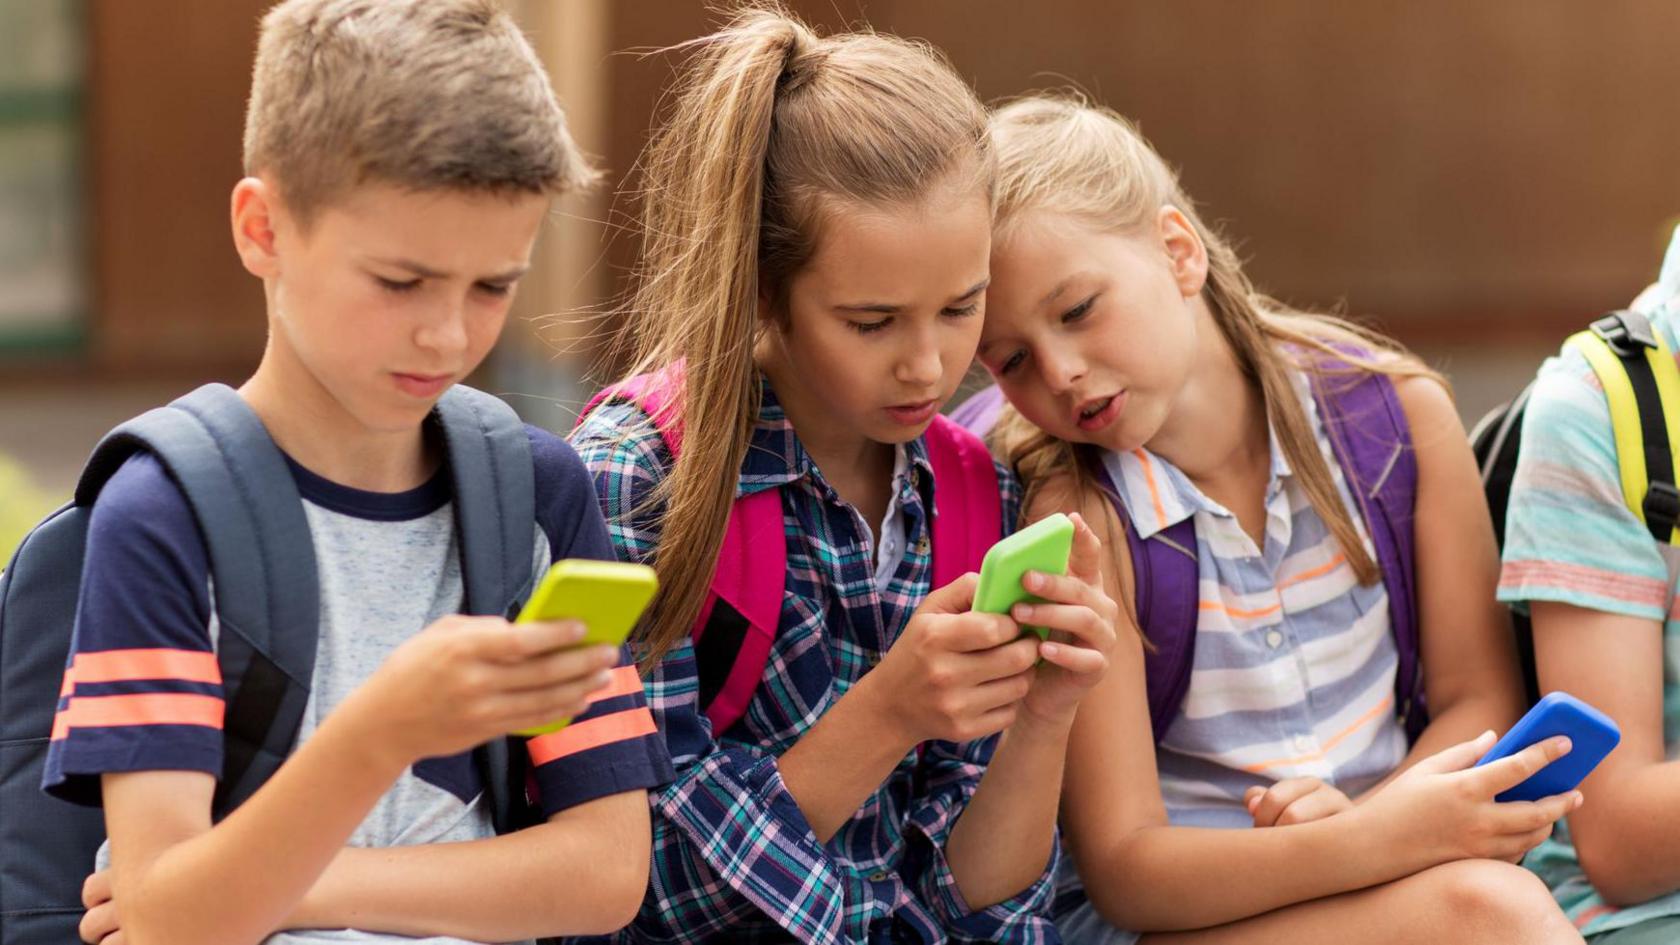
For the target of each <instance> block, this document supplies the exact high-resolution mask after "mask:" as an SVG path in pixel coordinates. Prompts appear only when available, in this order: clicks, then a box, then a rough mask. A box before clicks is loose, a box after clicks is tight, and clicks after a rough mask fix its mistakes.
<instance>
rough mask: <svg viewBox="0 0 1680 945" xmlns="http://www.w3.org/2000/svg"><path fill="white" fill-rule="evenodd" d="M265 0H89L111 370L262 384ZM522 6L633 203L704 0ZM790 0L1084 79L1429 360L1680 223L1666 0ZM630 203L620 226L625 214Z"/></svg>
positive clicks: (623, 209) (1653, 247) (1240, 220)
mask: <svg viewBox="0 0 1680 945" xmlns="http://www.w3.org/2000/svg"><path fill="white" fill-rule="evenodd" d="M264 6H266V3H265V2H264V0H216V2H203V0H148V2H146V3H132V2H128V0H93V2H92V3H91V9H90V31H91V37H90V39H91V43H92V56H91V62H92V64H93V65H92V69H93V74H92V75H91V76H90V93H91V94H90V96H89V98H90V103H91V113H90V121H91V128H90V151H89V153H90V164H89V168H88V170H89V175H90V188H91V191H92V195H91V196H92V201H91V205H92V210H91V217H92V220H91V222H92V233H93V234H94V257H95V258H94V272H95V275H96V280H97V288H96V293H97V294H96V311H97V313H98V314H97V315H96V319H95V322H94V332H93V335H94V339H95V340H94V346H93V350H92V352H91V353H92V356H93V358H94V360H95V361H96V363H97V364H99V365H103V366H107V367H111V368H122V369H134V370H139V369H142V368H146V367H154V368H155V367H159V366H164V367H174V368H180V369H192V370H202V369H204V368H205V366H207V365H226V364H237V363H254V359H255V356H256V353H257V351H258V349H259V348H260V344H261V332H262V317H261V292H260V290H259V287H258V286H257V285H256V283H255V282H254V280H252V279H250V277H248V276H247V275H245V274H244V272H243V270H241V269H240V268H239V266H238V263H237V260H236V259H235V258H234V256H233V252H232V248H231V245H230V241H229V238H228V233H227V208H226V200H227V193H228V189H229V187H231V185H232V183H233V182H234V181H235V180H236V179H237V177H238V174H239V128H240V124H241V120H242V110H243V104H242V103H243V100H244V96H245V93H246V89H247V84H248V70H249V65H250V54H251V50H252V48H253V44H254V37H255V24H256V18H257V16H258V15H259V13H260V11H261V9H262V8H263V7H264ZM522 7H523V8H524V9H525V10H526V13H527V17H528V19H532V20H534V21H535V22H536V24H538V25H537V26H534V27H533V28H536V29H542V30H547V31H550V32H551V33H552V32H553V31H559V30H564V29H565V26H566V23H567V22H568V17H586V18H588V22H589V23H590V27H589V28H590V29H591V30H593V31H596V32H598V33H599V35H600V36H601V37H602V38H603V39H602V47H603V48H598V49H597V51H596V52H594V53H591V52H588V51H585V52H583V53H580V55H583V56H585V57H587V58H591V59H594V60H595V61H594V63H593V71H591V70H590V68H589V66H590V63H588V62H585V63H583V66H584V67H585V68H584V69H582V70H581V72H580V70H579V68H578V66H579V64H578V63H565V64H564V65H563V67H562V66H559V65H556V64H554V63H552V62H551V67H554V68H556V69H557V71H563V72H565V73H567V74H569V75H571V76H573V78H572V79H571V80H569V81H566V82H560V83H558V84H559V87H560V90H561V94H562V96H563V97H567V96H590V97H591V98H592V101H591V102H590V104H589V105H574V106H573V107H574V108H579V109H581V110H582V111H583V112H586V113H587V114H589V115H590V116H592V117H591V119H590V128H591V132H590V133H591V135H592V136H595V135H598V137H595V138H593V140H588V139H586V140H583V142H582V143H583V144H584V146H585V147H586V148H587V149H589V150H591V151H593V152H595V153H597V154H598V155H599V156H600V158H601V161H602V163H603V164H605V165H606V166H607V168H608V169H609V170H610V171H611V172H613V176H612V177H611V178H610V181H611V182H612V183H613V184H617V183H619V181H620V177H621V175H623V173H624V172H625V171H626V169H628V168H630V167H631V166H632V164H633V162H634V159H635V155H636V153H637V151H638V150H639V149H640V147H641V145H642V144H643V142H644V141H645V140H646V133H647V130H648V123H649V116H650V114H651V111H652V107H653V104H654V102H655V100H656V98H657V95H658V93H659V92H660V90H661V89H662V88H664V86H665V85H666V83H667V82H668V81H669V79H670V76H671V70H672V68H673V65H674V63H675V62H676V60H675V59H674V58H673V57H672V56H670V55H657V56H652V57H648V58H643V57H640V56H637V55H635V54H634V52H636V51H643V50H649V49H653V48H657V47H661V46H665V45H668V44H671V43H674V42H678V41H680V40H683V39H686V38H690V37H693V36H695V35H698V34H700V33H701V32H703V31H704V30H705V29H707V28H708V25H709V24H711V23H713V22H715V19H714V18H713V17H712V15H711V14H709V13H708V12H707V11H706V9H705V8H704V7H703V6H702V5H701V4H699V3H696V2H690V0H659V2H612V0H524V2H523V4H522ZM794 7H795V8H796V9H798V10H800V11H801V12H803V13H805V14H806V15H808V16H810V17H812V18H813V19H814V20H816V21H817V22H818V23H820V24H821V25H823V26H824V27H826V28H830V29H832V28H836V27H840V26H843V25H845V24H846V23H848V22H855V21H857V20H859V19H860V18H862V17H863V16H864V15H867V17H868V19H869V21H870V22H871V23H872V24H873V25H874V26H875V27H876V28H878V29H881V30H883V31H892V32H898V33H902V34H905V35H910V36H917V37H921V38H925V39H927V40H929V41H931V42H933V43H935V44H936V45H939V46H941V47H942V48H944V49H945V50H946V51H947V52H948V53H949V54H950V56H951V58H952V60H953V61H954V62H955V63H956V65H957V68H958V69H959V71H961V72H962V73H963V74H964V75H965V76H967V77H968V78H970V79H971V80H972V81H973V82H974V83H975V85H976V87H977V88H978V89H979V91H980V93H981V94H982V96H983V97H986V98H988V99H993V98H997V97H1000V96H1004V95H1008V94H1012V93H1015V92H1019V91H1021V90H1024V89H1029V88H1040V87H1050V86H1059V85H1065V84H1068V83H1076V84H1078V85H1080V86H1081V87H1083V88H1085V89H1087V90H1088V91H1089V92H1091V93H1092V94H1093V95H1094V96H1096V97H1097V98H1099V99H1100V100H1102V101H1104V102H1106V103H1108V104H1110V105H1113V106H1115V107H1116V108H1118V109H1119V110H1121V111H1122V112H1124V113H1126V114H1128V115H1130V116H1132V117H1134V118H1136V119H1138V120H1139V121H1140V122H1141V124H1142V126H1143V128H1144V131H1145V132H1146V133H1147V134H1148V135H1149V136H1150V137H1151V138H1152V139H1153V140H1154V142H1155V143H1156V144H1157V146H1159V147H1160V149H1161V150H1162V151H1163V152H1164V153H1165V154H1166V155H1167V157H1168V159H1169V160H1171V161H1172V162H1174V163H1176V164H1178V165H1180V166H1181V167H1182V168H1183V171H1184V177H1185V181H1186V184H1187V186H1188V188H1189V190H1190V192H1191V193H1192V194H1194V195H1195V196H1196V197H1197V198H1198V199H1199V200H1200V201H1201V202H1202V204H1203V205H1204V206H1205V207H1207V208H1208V209H1209V210H1210V215H1211V216H1212V217H1214V218H1216V219H1220V220H1224V221H1227V222H1228V227H1229V229H1230V231H1231V232H1232V233H1233V234H1234V235H1236V236H1237V237H1238V238H1239V240H1240V242H1241V243H1242V245H1243V247H1244V249H1245V252H1246V254H1247V255H1248V256H1249V257H1250V258H1251V259H1252V271H1253V274H1254V275H1255V276H1256V278H1257V279H1258V280H1259V281H1260V282H1261V283H1262V284H1264V285H1265V286H1267V287H1269V288H1270V289H1272V290H1273V291H1274V292H1275V293H1276V294H1278V295H1280V296H1282V297H1285V298H1287V299H1289V300H1291V301H1294V302H1297V303H1300V304H1310V305H1330V304H1335V303H1337V302H1338V301H1339V300H1346V303H1347V306H1348V309H1349V310H1350V311H1351V312H1352V313H1354V314H1360V315H1376V316H1379V317H1380V319H1381V321H1382V323H1383V324H1384V325H1385V326H1386V327H1388V328H1389V329H1390V330H1393V331H1395V332H1396V333H1398V334H1399V335H1400V336H1401V337H1402V338H1403V339H1406V340H1409V341H1414V342H1420V341H1427V340H1429V339H1442V338H1446V339H1451V340H1462V341H1477V340H1490V341H1491V340H1501V339H1508V338H1513V337H1518V336H1521V335H1525V334H1526V335H1529V336H1533V335H1535V334H1539V335H1542V336H1546V337H1554V336H1556V335H1558V334H1561V333H1562V332H1563V330H1564V328H1565V327H1567V326H1569V325H1573V324H1575V323H1576V322H1578V321H1580V320H1581V319H1582V318H1583V317H1584V314H1585V313H1591V312H1593V311H1595V310H1598V309H1602V308H1606V307H1610V306H1613V305H1616V304H1619V303H1621V302H1624V301H1626V299H1627V298H1629V297H1630V296H1631V294H1632V293H1633V291H1635V290H1636V289H1637V288H1638V287H1639V286H1640V285H1642V284H1643V283H1644V282H1645V281H1646V280H1647V279H1648V278H1649V277H1650V275H1651V274H1652V273H1653V272H1654V269H1655V266H1656V263H1657V260H1658V258H1659V252H1660V249H1661V239H1662V226H1663V224H1664V222H1665V221H1670V220H1671V219H1672V217H1673V216H1674V215H1675V214H1676V213H1680V173H1677V169H1676V163H1675V155H1676V154H1680V123H1675V122H1673V121H1671V120H1667V116H1668V115H1669V114H1670V113H1672V111H1673V105H1672V104H1671V100H1672V98H1673V95H1674V90H1676V89H1680V57H1676V56H1674V55H1673V42H1672V40H1673V37H1675V36H1680V4H1674V3H1672V2H1669V0H1611V2H1605V3H1598V4H1586V3H1579V2H1574V0H1484V2H1478V3H1468V4H1467V3H1462V2H1458V0H1415V2H1412V3H1407V4H1387V3H1373V2H1365V3H1350V4H1335V3H1326V2H1322V0H1268V2H1266V3H1248V2H1241V0H1179V2H1175V3H1154V2H1127V3H1106V2H1095V0H1089V2H1076V0H1035V2H1031V3H1028V2H1004V0H985V2H972V0H873V2H869V3H867V4H865V3H862V2H860V0H799V2H796V3H794ZM533 8H535V13H533V12H532V10H533ZM539 45H540V46H541V47H542V48H543V50H544V55H545V56H551V55H552V53H551V51H552V50H554V49H557V48H565V46H564V44H562V43H558V42H556V41H554V40H552V38H551V40H550V41H549V42H542V43H539ZM589 48H591V49H596V48H597V47H589ZM608 51H613V52H614V53H616V54H608ZM580 74H583V75H585V76H586V78H585V79H578V78H577V76H579V75H580ZM603 104H604V107H601V106H602V105H603ZM606 209H607V208H605V207H602V208H601V212H602V213H603V214H605V212H606ZM612 209H613V211H614V213H615V215H614V216H613V218H612V219H614V220H616V221H618V222H623V220H624V217H623V214H626V213H629V212H632V211H633V210H634V207H633V205H632V204H631V203H630V202H629V201H628V200H625V199H619V200H617V201H615V202H614V204H613V207H612ZM585 222H588V221H585ZM573 229H574V231H575V232H574V235H573V236H572V237H570V239H572V240H574V243H573V246H572V251H569V252H568V253H566V254H564V255H563V259H564V260H568V261H566V262H560V261H556V262H555V263H554V264H555V265H556V266H559V265H565V266H569V267H576V266H579V265H587V261H588V260H592V259H602V260H603V263H602V265H603V267H604V269H603V271H604V275H603V274H601V273H596V274H593V277H591V276H590V275H589V274H584V273H566V274H565V275H564V276H563V277H557V276H552V275H551V276H550V278H551V279H555V280H558V281H556V282H555V284H556V285H563V286H564V287H565V290H564V291H563V292H560V293H559V294H558V295H551V296H550V298H563V299H564V300H565V304H566V305H568V306H570V305H571V304H572V301H573V300H575V299H577V298H578V297H579V293H580V291H581V293H582V297H584V298H587V297H589V296H591V295H593V296H595V297H596V298H600V297H604V296H605V295H607V294H610V292H611V291H612V289H613V288H614V287H615V286H616V284H617V280H618V278H619V277H620V275H621V271H622V268H623V267H624V266H625V265H627V264H628V263H629V262H630V261H631V259H632V255H633V252H634V249H633V246H634V243H633V240H630V239H626V238H622V237H619V238H616V239H614V238H611V237H610V232H611V231H609V230H606V229H599V230H598V234H597V236H595V237H593V238H592V237H590V236H587V235H583V234H582V233H581V231H577V228H576V227H574V228H573ZM592 240H595V241H601V242H603V243H605V244H607V245H605V246H604V247H601V246H597V245H591V243H592ZM576 241H582V243H583V244H585V245H582V246H581V247H580V246H578V245H576ZM559 258H560V257H557V260H558V259H559ZM525 301H527V302H532V303H533V304H535V305H536V306H537V307H536V308H534V309H527V310H531V311H536V310H543V309H542V308H541V304H542V302H543V301H544V300H543V299H537V300H531V299H526V300H525Z"/></svg>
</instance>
